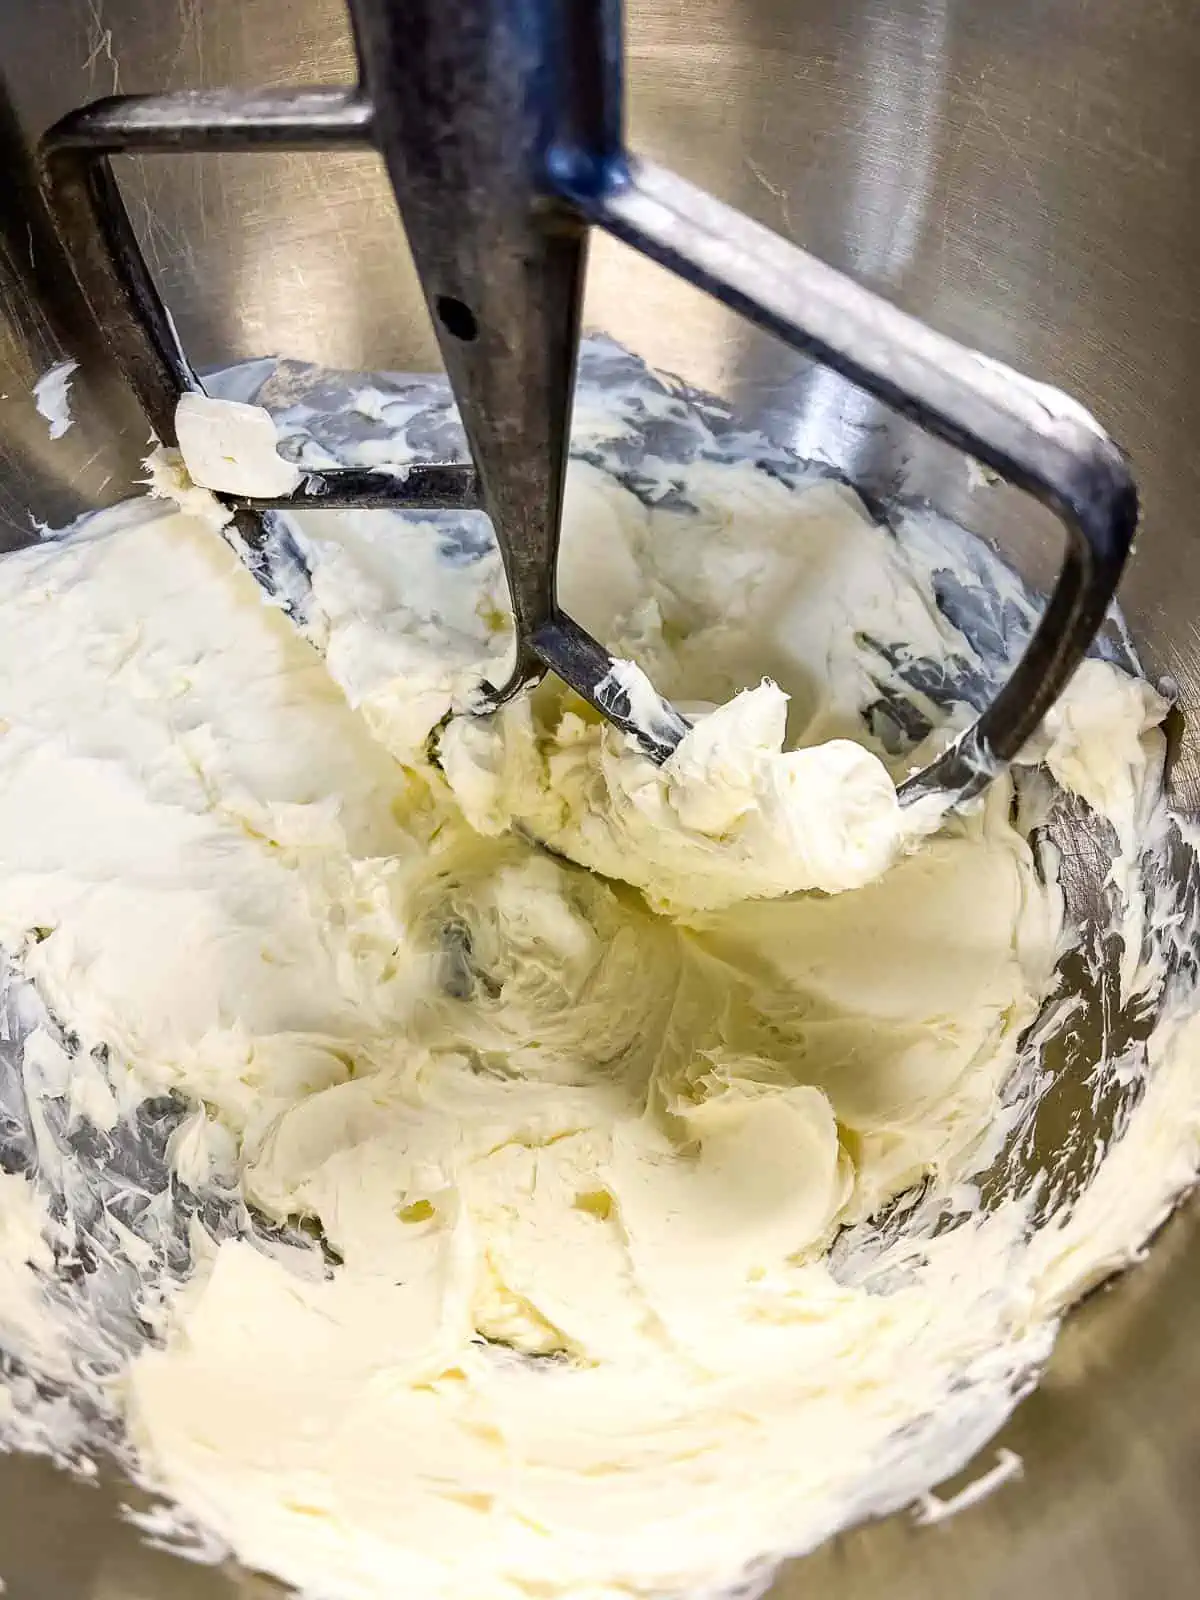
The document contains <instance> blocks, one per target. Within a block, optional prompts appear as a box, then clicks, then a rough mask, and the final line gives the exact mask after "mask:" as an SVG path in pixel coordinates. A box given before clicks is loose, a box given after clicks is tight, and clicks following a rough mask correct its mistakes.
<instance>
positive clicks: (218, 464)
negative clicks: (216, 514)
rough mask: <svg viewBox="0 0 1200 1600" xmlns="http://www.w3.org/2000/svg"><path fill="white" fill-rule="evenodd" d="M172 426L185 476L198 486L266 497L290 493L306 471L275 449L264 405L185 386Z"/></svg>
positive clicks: (269, 420)
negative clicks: (188, 388)
mask: <svg viewBox="0 0 1200 1600" xmlns="http://www.w3.org/2000/svg"><path fill="white" fill-rule="evenodd" d="M175 432H176V436H177V438H178V440H179V453H180V455H181V456H182V457H183V461H184V465H185V466H186V467H187V472H188V476H189V477H190V478H191V480H192V482H193V483H195V484H198V485H199V487H200V488H201V489H211V490H215V491H219V492H223V493H225V494H244V495H256V496H259V497H260V498H264V499H265V498H267V497H270V496H273V495H283V494H291V492H292V490H293V489H295V488H296V487H297V486H298V485H299V483H300V481H301V479H302V478H303V476H304V474H303V473H302V472H301V471H300V468H299V467H298V466H296V464H295V462H293V461H285V460H284V459H283V457H282V456H281V455H280V454H279V450H278V443H277V439H276V434H275V424H274V422H273V421H272V419H271V413H270V412H269V411H267V410H265V409H264V408H263V407H262V406H254V405H248V404H247V403H246V402H245V401H244V400H220V399H214V398H212V397H211V396H209V395H206V394H195V393H191V392H189V393H187V394H183V395H180V397H179V403H178V404H177V405H176V407H175Z"/></svg>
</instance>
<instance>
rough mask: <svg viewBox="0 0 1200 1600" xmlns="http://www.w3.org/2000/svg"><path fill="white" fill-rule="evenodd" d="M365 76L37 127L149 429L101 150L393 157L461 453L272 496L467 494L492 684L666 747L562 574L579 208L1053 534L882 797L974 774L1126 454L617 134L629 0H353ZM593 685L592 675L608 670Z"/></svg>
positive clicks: (1117, 529) (1055, 685)
mask: <svg viewBox="0 0 1200 1600" xmlns="http://www.w3.org/2000/svg"><path fill="white" fill-rule="evenodd" d="M349 9H350V13H351V18H352V22H353V26H354V34H355V41H356V47H357V53H358V61H359V87H358V88H356V89H335V88H314V89H293V90H278V91H257V92H248V93H244V92H238V91H233V90H225V91H220V90H218V91H193V92H184V93H175V94H165V95H131V96H119V97H113V98H110V99H105V100H100V101H97V102H95V103H94V104H92V105H90V106H87V107H85V108H83V109H82V110H79V111H76V112H74V113H73V114H72V115H70V116H68V117H66V118H64V119H63V120H62V121H61V122H59V123H57V124H56V125H55V126H54V127H53V128H52V129H51V130H50V131H49V133H48V134H47V135H46V137H45V139H44V140H43V143H42V162H43V176H44V181H45V186H46V189H47V193H48V196H49V199H50V203H51V207H52V210H53V212H54V215H55V218H56V222H57V226H58V228H59V231H60V234H61V236H62V239H63V241H64V243H65V245H66V247H67V250H68V253H69V254H70V256H71V259H72V263H73V267H74V271H75V274H76V276H77V278H78V280H79V283H80V286H81V288H82V290H83V292H84V295H85V297H86V298H87V300H88V302H89V303H90V305H91V308H92V311H93V313H94V314H95V316H96V319H97V321H98V323H99V324H100V327H101V328H102V330H103V331H104V333H105V335H106V336H107V338H108V341H109V343H110V345H111V347H112V351H113V355H114V357H115V359H116V361H117V363H118V365H119V366H120V367H121V369H122V370H123V372H124V374H125V376H126V377H127V379H128V381H129V383H130V385H131V386H132V388H133V390H134V391H135V393H136V394H137V396H138V399H139V400H140V401H141V404H142V406H143V408H144V409H145V411H146V414H147V416H148V418H149V420H150V422H151V425H152V426H153V428H154V431H155V433H156V434H157V435H158V437H159V438H160V439H161V440H162V441H163V442H164V443H168V444H170V443H173V442H174V438H175V434H174V415H175V407H176V403H177V401H178V399H179V397H180V395H181V394H183V393H184V392H186V391H188V390H196V391H200V390H201V389H202V386H201V384H200V382H199V380H198V379H197V377H196V375H195V373H194V372H193V371H192V368H191V366H190V365H189V363H188V359H187V356H186V355H185V353H184V351H183V349H182V348H181V346H180V343H179V341H178V339H177V337H176V334H175V330H174V327H173V325H172V322H171V319H170V316H169V314H168V312H167V310H166V308H165V306H164V305H163V302H162V300H161V298H160V296H159V294H158V291H157V289H156V288H155V286H154V283H153V280H152V278H151V275H150V272H149V270H148V268H147V265H146V262H145V260H144V258H143V256H142V253H141V250H140V248H139V246H138V243H137V239H136V237H135V235H134V232H133V228H132V226H131V224H130V220H129V214H128V212H127V210H126V208H125V205H124V202H123V200H122V198H121V193H120V189H119V186H118V184H117V181H116V178H115V176H114V174H113V171H112V166H111V162H110V159H109V158H110V157H111V156H113V155H116V154H121V153H142V154H151V153H179V152H185V151H192V152H207V153H214V152H218V151H224V152H233V151H249V150H324V149H359V150H361V149H375V150H377V151H378V152H379V153H380V154H381V155H382V156H383V158H384V160H385V162H386V165H387V170H388V173H389V176H390V178H391V182H392V187H393V189H394V191H395V195H396V200H397V204H398V206H399V209H400V215H401V219H402V221H403V223H404V226H405V230H406V233H407V235H408V240H409V244H410V246H411V249H412V254H413V258H414V261H415V263H416V267H417V271H418V273H419V275H420V279H421V284H422V288H423V291H424V294H425V297H426V300H427V302H428V305H429V310H430V314H431V316H432V318H433V324H434V328H435V330H436V332H437V336H438V341H439V344H440V347H441V352H442V356H443V359H444V361H445V364H446V370H447V373H448V375H449V379H450V383H451V386H452V389H453V391H454V395H455V398H456V400H457V402H458V407H459V412H460V414H461V417H462V422H463V426H464V429H465V431H466V435H467V440H468V443H469V446H470V450H471V456H472V459H473V462H474V466H466V465H459V464H453V463H447V464H433V465H415V466H413V467H412V468H411V470H410V471H409V472H408V474H407V476H406V477H405V478H404V479H403V480H399V479H397V478H396V477H395V476H393V475H390V474H387V473H381V472H373V471H369V470H357V469H356V470H350V469H347V470H338V471H328V472H322V473H319V474H310V476H309V480H308V483H307V485H306V487H305V488H304V489H303V490H300V491H298V492H297V493H296V494H295V495H293V496H291V497H289V498H285V499H278V500H249V499H241V500H239V499H235V498H232V497H224V498H226V500H227V503H228V504H230V505H231V506H233V507H234V508H236V509H238V510H239V511H240V512H241V513H242V514H243V515H246V514H250V515H256V514H257V513H259V512H261V511H263V510H266V509H269V508H285V509H286V508H294V509H298V510H303V509H307V508H311V507H314V506H325V507H329V506H390V507H393V508H402V509H415V510H421V509H433V508H442V507H449V508H467V507H482V509H484V510H485V511H486V512H487V513H488V515H489V516H490V517H491V519H492V522H493V524H494V527H495V530H496V535H497V540H498V543H499V545H500V549H501V552H502V555H503V558H504V565H505V571H506V574H507V577H508V582H509V588H510V591H511V596H512V606H513V613H514V618H515V623H516V637H517V660H516V667H515V670H514V673H513V675H512V677H511V678H510V680H509V682H508V683H507V684H505V685H503V686H502V687H501V688H499V689H496V690H494V691H492V703H493V704H499V703H500V702H501V701H503V700H505V699H507V698H508V697H510V696H511V695H512V694H514V693H515V692H516V691H517V690H518V689H519V688H521V687H522V686H523V685H525V684H527V683H530V682H534V681H536V680H537V679H538V678H540V677H541V676H543V674H544V673H545V671H546V670H547V669H548V668H549V669H552V670H553V671H554V672H555V673H557V674H558V675H559V677H561V678H562V679H563V680H565V682H566V683H568V684H569V685H570V686H571V687H572V688H573V689H575V690H576V691H577V692H578V693H579V694H581V695H582V696H583V697H584V698H585V699H586V700H588V701H590V702H591V703H592V704H593V705H595V706H596V707H597V708H598V709H599V710H600V711H601V712H602V713H603V714H604V715H605V716H606V717H608V718H609V720H610V721H613V722H614V723H616V724H617V726H619V727H622V728H624V729H625V730H626V731H628V732H631V733H633V734H634V735H635V736H636V737H637V738H638V739H639V740H640V741H641V743H642V745H643V747H644V748H646V749H647V752H648V753H649V754H650V755H652V756H653V757H654V758H655V759H656V760H659V761H662V760H665V759H666V758H667V757H668V756H669V755H670V752H671V751H672V750H673V749H674V747H675V745H676V744H677V743H678V741H679V739H680V738H681V737H682V735H683V733H684V732H685V730H686V724H685V723H684V721H683V719H682V718H681V717H679V715H678V714H677V713H676V712H675V711H674V710H673V709H672V708H671V707H670V706H668V705H667V704H666V703H665V702H663V703H662V705H661V708H660V714H659V715H658V716H657V717H656V718H654V719H652V724H653V725H652V726H649V727H648V726H647V724H646V722H645V721H644V720H643V721H642V722H640V723H635V722H634V721H633V720H632V716H631V707H630V706H629V703H628V701H627V700H626V699H625V698H624V697H623V695H622V694H621V693H620V691H619V690H618V691H614V688H613V684H612V681H611V680H610V679H609V676H608V675H609V673H610V671H611V668H612V658H611V657H610V656H609V655H608V653H607V652H606V651H605V650H604V649H603V647H602V646H601V645H600V644H598V643H597V641H596V640H594V639H593V638H592V637H591V636H590V635H589V634H587V633H586V632H585V631H584V630H583V629H582V628H580V627H579V625H578V624H577V623H576V622H574V621H573V620H572V619H571V618H570V617H569V616H567V615H566V614H565V613H564V612H563V611H562V610H561V609H560V607H559V605H558V600H557V594H556V586H555V565H556V558H557V552H558V540H559V524H560V518H561V510H562V493H563V480H564V473H565V465H566V456H567V442H568V429H569V420H570V409H571V398H572V392H573V386H574V376H575V363H576V355H577V350H578V341H579V318H580V305H581V300H582V293H583V282H584V273H585V266H586V253H587V238H588V232H589V229H590V228H591V227H592V226H595V227H600V228H604V229H605V230H607V231H608V232H609V233H611V234H613V235H614V236H615V237H617V238H618V239H621V240H622V241H624V243H626V244H628V245H631V246H632V247H633V248H634V249H635V250H638V251H640V252H641V253H642V254H644V255H647V256H650V257H651V258H653V259H654V260H656V261H658V262H660V263H661V264H662V265H663V266H665V267H667V268H668V269H669V270H670V271H672V272H674V273H677V274H678V275H679V276H680V277H683V278H685V279H687V280H688V281H689V282H691V283H693V284H695V285H697V286H698V287H700V288H701V289H704V290H706V291H707V292H708V293H709V294H712V295H714V296H715V297H716V298H717V299H718V300H720V301H721V302H723V303H724V304H725V305H727V306H729V307H731V308H732V309H733V310H734V311H736V312H739V313H740V314H741V315H743V316H745V317H747V318H748V319H749V320H750V321H751V322H754V323H756V324H758V325H759V326H760V327H762V328H765V329H766V330H768V331H769V332H771V333H774V334H776V335H777V336H778V337H779V338H780V339H782V340H783V341H784V342H785V343H787V344H789V345H791V346H792V347H793V348H795V349H797V350H799V351H802V352H803V353H804V354H805V355H807V356H810V357H812V358H813V359H815V360H816V361H818V362H820V363H822V364H823V365H825V366H829V367H832V368H833V369H834V370H835V371H837V372H839V373H841V374H842V376H843V377H845V378H847V379H849V380H850V381H851V382H852V383H855V384H857V385H858V386H859V387H860V388H862V389H864V390H866V391H867V392H868V393H870V394H872V395H874V396H875V397H877V398H878V399H879V400H881V401H883V402H885V403H886V404H887V405H889V406H891V407H893V408H894V409H895V410H897V411H899V412H901V413H902V414H903V415H905V416H906V417H909V418H910V419H911V420H912V421H913V422H915V423H917V424H918V425H919V426H920V427H921V428H923V429H924V430H926V431H927V432H928V433H931V434H934V435H936V436H937V437H938V438H940V439H943V440H945V441H946V442H947V443H948V444H950V445H952V446H954V447H955V448H957V449H959V450H961V451H963V452H964V453H965V454H967V455H970V456H973V457H974V458H975V459H976V460H978V461H980V462H982V463H983V464H984V465H985V466H987V467H989V468H991V469H992V470H993V471H994V472H996V473H997V474H998V475H999V476H1000V477H1001V478H1003V479H1005V480H1007V481H1008V482H1009V483H1011V484H1014V485H1015V486H1017V487H1018V488H1020V489H1022V490H1024V491H1025V492H1026V493H1028V494H1030V495H1032V496H1033V497H1034V498H1035V499H1036V500H1038V501H1040V502H1041V503H1042V504H1043V505H1045V506H1047V507H1048V508H1049V509H1050V510H1051V511H1052V512H1054V513H1055V515H1056V516H1057V517H1058V518H1059V519H1060V520H1061V522H1062V523H1063V526H1064V528H1065V530H1066V551H1065V555H1064V559H1063V563H1062V567H1061V569H1060V572H1059V575H1058V579H1057V581H1056V584H1055V587H1054V590H1053V592H1052V594H1051V596H1050V599H1049V602H1048V604H1047V606H1046V609H1045V612H1044V614H1043V617H1042V619H1041V621H1040V623H1039V625H1038V628H1037V630H1036V631H1035V633H1034V635H1033V637H1032V639H1031V640H1030V642H1029V645H1028V646H1027V648H1026V651H1025V654H1024V656H1023V657H1022V659H1021V660H1020V661H1019V662H1018V663H1017V665H1016V667H1015V669H1014V671H1013V673H1012V675H1011V677H1010V678H1009V680H1008V682H1007V683H1006V684H1005V685H1004V686H1003V688H1002V689H1001V690H1000V691H999V693H998V694H997V695H996V697H995V699H994V700H993V701H992V702H991V704H990V705H989V706H988V707H987V708H986V709H985V710H984V711H983V713H982V714H981V715H980V717H979V718H978V720H977V721H976V722H975V723H974V724H973V725H972V726H971V728H969V729H968V730H967V732H966V733H964V734H963V735H962V736H961V737H960V738H959V739H958V740H957V741H956V742H955V743H954V744H953V745H952V746H951V747H950V748H949V749H948V750H947V751H946V752H945V753H944V754H943V755H942V756H940V757H939V758H938V759H937V760H936V761H934V762H933V763H932V764H931V765H930V766H929V767H927V768H925V769H924V770H923V771H921V772H918V773H916V774H915V775H914V776H913V777H911V778H910V779H908V780H907V781H906V783H905V784H904V785H903V786H902V788H901V791H900V792H901V797H902V799H904V800H906V801H907V800H911V799H914V798H916V797H918V796H920V795H924V794H928V793H931V792H941V793H944V794H948V795H949V796H950V797H951V799H953V800H955V801H959V800H963V799H966V798H969V797H970V796H972V795H974V794H976V793H978V792H979V791H980V790H981V789H982V788H983V787H984V785H985V784H986V783H987V782H988V781H989V779H990V778H991V777H992V776H993V775H994V774H995V772H996V771H998V770H999V769H1000V768H1001V767H1002V766H1003V764H1004V763H1006V762H1007V761H1009V760H1011V759H1012V757H1013V756H1015V755H1016V754H1017V752H1018V751H1019V750H1020V748H1021V746H1022V745H1023V744H1024V743H1025V741H1026V739H1027V738H1028V737H1029V736H1030V734H1032V733H1033V732H1034V730H1035V729H1036V728H1037V726H1038V724H1039V723H1040V721H1041V719H1042V717H1043V716H1044V714H1045V713H1046V711H1047V710H1048V709H1049V708H1050V706H1051V705H1052V704H1053V702H1054V700H1055V699H1056V698H1057V696H1058V695H1059V693H1060V692H1061V691H1062V689H1063V688H1064V686H1065V685H1066V683H1067V680H1068V679H1069V677H1070V675H1071V673H1072V671H1073V670H1074V668H1075V667H1076V665H1077V664H1078V662H1079V661H1080V659H1081V658H1082V656H1083V655H1084V653H1085V651H1086V650H1087V647H1088V645H1089V644H1090V642H1091V640H1092V638H1093V636H1094V634H1095V632H1096V630H1097V628H1098V627H1099V626H1100V624H1101V622H1102V620H1103V618H1104V614H1105V611H1106V609H1107V607H1108V604H1109V602H1110V600H1111V599H1112V596H1113V593H1114V591H1115V589H1116V586H1117V582H1118V579H1119V577H1120V574H1121V570H1122V567H1123V565H1124V562H1125V558H1126V556H1127V554H1128V552H1129V549H1130V546H1131V544H1132V540H1133V535H1134V532H1135V528H1136V524H1137V514H1138V513H1137V495H1136V491H1135V488H1134V484H1133V481H1132V478H1131V476H1130V473H1129V469H1128V467H1127V465H1126V462H1125V459H1124V457H1123V456H1122V455H1121V453H1120V451H1119V450H1118V449H1117V448H1116V446H1115V445H1114V444H1113V443H1112V441H1111V440H1109V439H1108V438H1107V436H1106V435H1105V434H1104V433H1103V432H1102V430H1101V429H1100V428H1099V427H1098V425H1097V424H1096V423H1095V422H1094V421H1093V420H1092V419H1091V418H1090V417H1089V416H1088V414H1087V413H1086V412H1085V411H1083V410H1082V408H1081V407H1079V406H1077V405H1075V404H1074V403H1073V402H1071V401H1069V400H1067V399H1066V398H1065V397H1064V396H1061V395H1059V394H1057V393H1056V392H1055V391H1053V390H1049V389H1046V388H1044V387H1042V386H1039V385H1034V384H1031V383H1030V382H1029V381H1028V380H1027V379H1024V378H1022V377H1020V376H1019V375H1018V374H1017V373H1015V372H1012V371H1011V370H1009V369H1008V368H1006V367H1003V366H1001V365H999V364H998V363H995V362H992V361H990V360H988V359H987V358H985V357H983V356H981V355H979V354H978V353H976V352H974V351H972V350H969V349H967V348H966V347H964V346H962V345H959V344H957V343H955V342H954V341H953V340H951V339H947V338H945V337H943V336H942V335H940V334H938V333H935V332H934V331H933V330H932V329H931V328H929V327H927V326H925V325H924V324H923V323H921V322H919V321H917V320H916V319H914V318H912V317H910V316H907V315H906V314H905V313H903V312H901V311H899V310H897V309H896V308H895V307H894V306H892V305H890V304H888V303H887V302H886V301H884V300H882V299H880V298H879V297H878V296H876V295H874V294H872V293H871V292H870V291H868V290H866V289H864V288H862V287H861V286H860V285H858V284H856V283H854V282H853V281H851V280H850V279H849V278H847V277H845V276H844V275H843V274H841V273H840V272H837V271H835V270H834V269H833V268H831V267H829V266H827V265H826V264H825V263H823V262H821V261H818V260H816V259H815V258H814V257H812V256H810V255H808V254H806V253H805V252H804V251H803V250H800V249H798V248H797V247H796V246H794V245H792V244H790V243H789V242H788V241H786V240H784V239H782V238H780V237H778V236H777V235H776V234H773V233H771V232H770V231H769V230H768V229H766V228H763V227H761V226H759V225H758V224H757V223H755V222H752V221H750V220H749V219H748V218H747V217H745V216H743V215H741V214H740V213H739V212H737V211H734V210H732V209H731V208H730V207H728V206H726V205H724V204H723V203H722V202H721V201H719V200H716V199H714V198H713V197H712V196H711V195H709V194H706V193H705V192H704V191H703V190H700V189H698V188H696V187H695V186H694V185H692V184H690V183H688V182H687V181H686V179H683V178H680V177H678V176H676V175H675V174H674V173H672V172H668V171H666V170H664V169H663V168H662V167H660V166H658V165H656V164H655V163H653V162H650V161H645V160H642V159H640V158H638V157H636V156H634V155H632V154H630V153H629V152H628V151H627V150H626V149H625V146H624V140H623V134H622V38H621V10H620V0H567V3H562V0H457V3H456V0H349ZM606 680H607V681H606Z"/></svg>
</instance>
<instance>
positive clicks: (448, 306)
mask: <svg viewBox="0 0 1200 1600" xmlns="http://www.w3.org/2000/svg"><path fill="white" fill-rule="evenodd" d="M435 304H436V306H437V314H438V321H439V322H440V323H441V325H442V327H443V328H445V330H446V332H447V333H452V334H453V335H454V337H455V338H456V339H461V340H462V342H463V343H464V344H470V343H471V341H472V340H473V339H477V338H478V337H479V324H478V323H477V322H476V321H475V313H474V312H473V311H472V310H471V308H470V306H469V305H467V304H466V303H465V302H464V301H462V300H456V299H455V298H454V296H453V295H452V294H440V295H438V297H437V300H436V302H435Z"/></svg>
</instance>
